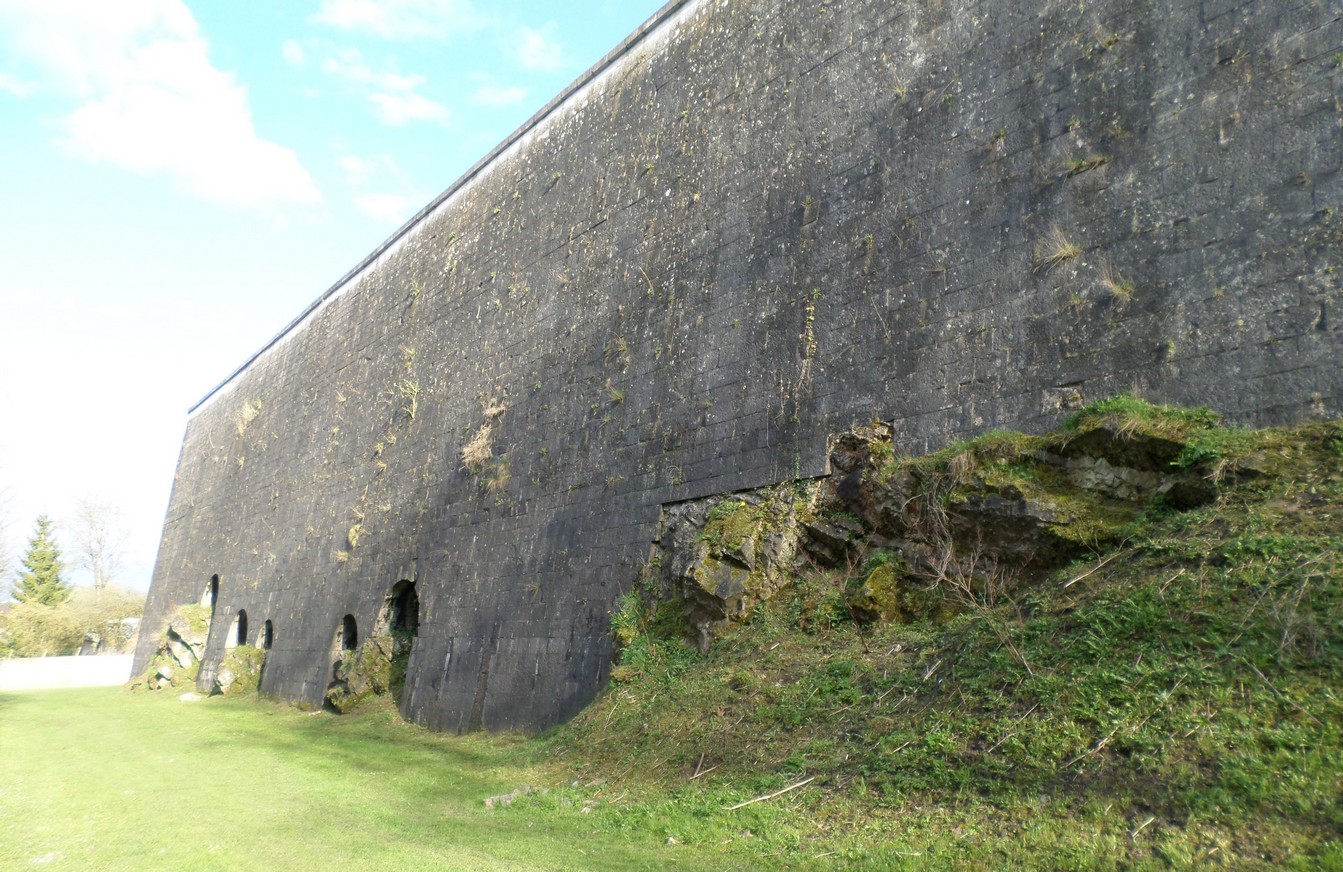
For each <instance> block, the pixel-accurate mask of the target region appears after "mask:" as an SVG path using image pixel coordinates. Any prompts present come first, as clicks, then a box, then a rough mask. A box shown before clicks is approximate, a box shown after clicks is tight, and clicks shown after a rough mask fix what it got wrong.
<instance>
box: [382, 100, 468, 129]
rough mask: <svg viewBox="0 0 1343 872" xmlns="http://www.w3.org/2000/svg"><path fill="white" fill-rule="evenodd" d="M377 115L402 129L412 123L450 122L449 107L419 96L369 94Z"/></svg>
mask: <svg viewBox="0 0 1343 872" xmlns="http://www.w3.org/2000/svg"><path fill="white" fill-rule="evenodd" d="M368 99H369V101H370V102H371V103H372V104H373V106H374V108H375V110H376V112H377V115H378V117H379V118H381V119H382V120H383V121H384V122H386V123H387V124H390V125H392V126H393V127H400V126H402V125H404V124H408V123H409V122H411V121H438V122H440V123H441V122H444V121H447V120H448V107H446V106H444V105H443V104H442V103H435V102H434V101H433V100H430V99H429V98H428V97H422V96H420V95H419V94H369V95H368Z"/></svg>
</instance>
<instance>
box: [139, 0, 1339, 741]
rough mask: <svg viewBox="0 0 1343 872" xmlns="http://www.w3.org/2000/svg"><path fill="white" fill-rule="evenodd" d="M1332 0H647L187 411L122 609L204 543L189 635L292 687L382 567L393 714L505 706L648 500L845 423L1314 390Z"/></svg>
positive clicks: (559, 688)
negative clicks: (408, 646)
mask: <svg viewBox="0 0 1343 872" xmlns="http://www.w3.org/2000/svg"><path fill="white" fill-rule="evenodd" d="M1340 14H1341V13H1340V7H1339V6H1338V4H1337V3H1336V2H1333V0H1281V2H1273V3H1267V2H1255V0H1097V2H1091V3H1087V4H1078V3H1075V2H1063V0H1036V2H1030V3H1022V2H1015V0H980V2H963V3H947V2H943V0H909V2H906V0H896V2H892V0H834V2H821V0H818V2H814V3H805V4H803V3H794V2H792V0H702V2H673V3H671V4H669V5H668V6H667V7H666V8H664V9H663V10H662V12H660V13H659V15H658V16H657V17H655V19H654V20H653V22H650V26H649V27H647V28H646V29H645V31H641V33H640V34H637V35H636V36H635V37H633V38H632V39H631V41H630V42H629V43H628V44H626V45H624V46H622V47H621V48H620V49H619V50H618V51H617V52H615V53H613V55H612V56H611V57H610V58H608V59H607V61H605V62H604V63H603V64H602V65H599V67H598V68H595V69H594V71H592V73H591V74H589V76H587V77H585V79H584V80H582V81H580V83H579V84H577V85H576V86H575V87H574V88H573V89H571V91H570V92H569V93H568V94H567V95H565V96H564V97H563V98H562V99H560V100H557V102H556V103H555V104H552V106H551V107H549V108H548V109H547V110H546V111H544V112H543V113H542V114H541V115H539V116H538V117H537V118H536V119H534V121H533V122H532V123H531V124H530V125H528V127H527V128H525V129H524V130H523V131H521V132H520V133H519V134H518V135H517V136H515V137H514V138H513V140H511V141H510V142H509V143H508V144H507V145H506V147H503V148H501V149H500V150H499V151H497V152H496V153H495V154H493V155H491V156H490V157H489V158H488V159H487V160H485V161H483V162H482V164H481V165H480V166H479V167H477V169H476V170H474V171H473V172H472V173H471V174H470V175H469V176H468V177H466V178H465V179H463V180H462V181H461V182H459V183H458V184H457V185H456V186H454V188H453V189H451V190H450V191H449V192H448V193H447V194H445V195H444V196H443V197H442V198H440V199H439V200H438V201H435V203H434V204H432V205H431V207H429V208H427V209H426V210H425V212H423V213H422V214H421V216H419V217H418V218H417V219H416V220H415V221H413V222H412V223H411V224H410V225H407V227H406V228H403V230H402V231H401V232H400V233H399V234H398V235H397V236H396V237H394V239H393V240H392V241H391V242H389V244H388V245H386V246H384V248H383V249H380V250H379V252H376V253H375V255H374V256H372V257H370V259H369V260H367V261H366V262H365V263H364V264H362V265H361V266H360V267H359V268H358V269H356V270H355V271H354V272H353V273H351V275H350V276H348V277H347V278H346V279H345V280H343V281H342V282H341V283H340V284H339V285H337V286H336V287H335V288H333V289H332V291H330V292H328V294H327V295H326V296H324V297H323V299H322V300H321V301H319V304H317V305H315V307H314V309H313V310H312V311H310V312H309V313H307V314H306V316H305V317H304V318H303V319H301V320H300V321H299V322H296V324H295V325H292V326H291V328H290V329H289V330H288V331H286V332H285V333H284V334H282V336H281V337H279V338H277V340H276V341H275V342H274V343H272V344H271V345H270V346H268V347H267V348H266V349H264V350H263V352H261V353H260V354H259V355H258V356H257V357H256V358H254V359H253V360H252V361H250V362H249V363H248V365H246V366H245V367H244V368H243V369H241V370H240V371H239V372H238V373H236V374H235V375H234V376H233V377H232V378H231V379H230V380H229V381H228V382H227V383H225V384H224V385H222V386H221V387H220V388H218V389H217V390H216V391H215V392H214V393H212V394H211V395H210V396H209V397H208V398H207V399H206V400H205V401H204V402H203V403H202V405H201V406H199V407H198V408H197V409H196V410H195V411H194V412H193V414H192V416H191V419H190V422H189V425H188V428H187V433H186V438H185V442H184V445H183V448H182V455H181V460H180V463H179V467H178V472H177V478H176V483H175V485H174V489H173V495H172V500H171V505H170V508H169V511H168V516H167V520H166V523H165V526H164V532H163V540H162V545H161V548H160V552H159V559H158V564H157V567H156V570H155V575H154V581H153V586H152V588H151V591H150V595H149V601H148V610H147V613H146V626H149V627H153V626H154V625H155V624H156V623H158V622H162V621H163V620H164V618H165V616H166V615H167V614H168V613H169V612H170V611H171V610H172V609H173V608H174V607H175V606H177V605H180V604H182V603H184V602H190V601H195V600H197V599H198V598H199V597H200V596H201V591H202V590H203V589H204V588H205V587H206V586H207V585H208V584H209V582H210V580H211V579H212V578H213V577H216V576H217V578H218V581H219V584H218V589H219V594H218V600H217V606H216V613H215V617H214V623H213V630H212V634H211V642H210V650H209V652H208V653H207V657H206V659H207V671H208V667H209V662H210V661H211V659H212V658H213V659H215V660H217V659H218V657H219V656H221V655H222V652H223V646H224V644H225V638H224V637H225V636H226V632H225V631H226V630H227V628H228V627H229V626H230V625H231V624H232V622H233V620H234V619H235V617H236V615H237V613H238V612H239V611H240V610H245V611H246V613H247V615H248V618H249V622H248V625H249V627H251V628H253V631H252V632H253V635H255V634H256V632H257V628H260V627H261V626H262V625H263V622H264V621H267V620H269V621H270V622H271V628H272V631H273V647H272V648H271V651H270V654H269V659H268V662H267V666H266V669H265V674H264V677H263V688H262V689H263V690H264V691H267V692H270V693H273V694H276V695H278V696H281V697H286V698H290V699H295V700H303V701H307V702H310V703H317V702H319V701H320V699H321V697H322V694H323V691H324V690H325V688H326V686H327V683H328V682H329V681H330V679H331V667H332V656H333V655H332V646H333V638H334V635H335V633H336V630H337V628H338V627H339V626H340V625H341V623H342V618H343V617H344V616H345V615H347V614H348V615H351V616H352V617H353V618H354V619H355V621H356V623H357V625H358V627H359V628H360V632H367V630H368V629H369V628H371V627H372V626H373V624H374V622H375V621H376V620H377V616H378V613H379V611H380V609H381V608H382V605H383V602H384V599H385V597H386V596H387V594H388V591H389V589H390V588H391V587H392V586H393V585H394V584H395V583H396V582H398V581H399V580H412V581H414V582H415V583H416V588H417V590H418V595H419V599H420V604H421V606H420V611H421V614H420V625H419V637H418V640H417V642H416V644H415V647H414V649H413V652H412V654H411V660H410V663H409V670H408V675H407V684H406V691H405V694H404V696H403V698H402V701H401V703H402V710H403V711H404V712H405V713H406V714H407V715H408V716H410V717H411V718H413V719H415V720H416V721H419V722H422V723H425V724H428V725H429V726H431V727H434V728H439V729H447V730H467V729H472V728H476V727H484V728H488V729H504V728H536V727H540V726H543V725H546V724H549V723H552V722H555V721H557V720H559V719H563V718H565V717H568V716H570V715H572V714H573V713H575V712H576V711H577V710H578V709H579V708H580V707H581V706H583V705H584V703H586V702H587V701H588V700H590V699H591V698H592V696H593V695H594V694H595V693H596V691H597V690H598V689H599V688H600V686H601V685H602V683H603V681H604V680H605V677H606V674H607V671H608V668H609V664H610V657H611V641H610V637H609V632H608V625H609V611H610V609H611V607H612V605H613V603H614V602H615V601H616V599H617V598H618V597H619V595H620V594H621V593H622V592H623V591H625V590H627V589H628V588H629V587H630V585H631V584H632V583H633V581H634V579H635V577H636V574H637V570H638V566H639V564H640V563H641V562H642V561H643V560H644V559H645V558H646V556H647V554H648V549H649V545H650V542H651V541H652V540H653V539H654V538H655V537H656V536H657V534H658V523H659V517H660V512H661V507H662V506H663V505H664V504H667V503H670V502H674V501H679V500H684V499H688V498H693V497H699V496H704V495H707V494H712V493H720V492H729V491H734V490H738V489H744V488H749V487H756V486H761V485H766V484H770V483H773V482H779V481H786V480H790V479H793V478H798V477H811V476H817V475H822V474H824V473H825V466H824V464H825V445H826V437H827V435H828V434H830V433H832V432H835V431H837V430H840V429H843V428H844V427H846V426H848V425H849V424H851V423H854V422H862V421H868V420H871V419H874V418H881V419H885V420H888V421H893V422H894V427H895V432H896V434H897V440H898V443H899V444H901V445H903V446H904V447H905V448H906V449H908V450H910V451H919V450H923V449H927V448H932V447H936V446H939V445H941V444H943V443H945V442H947V441H948V440H951V439H953V438H956V437H958V436H963V435H966V434H969V433H973V432H976V431H981V430H984V429H986V428H990V427H1016V428H1024V429H1028V430H1038V429H1041V428H1044V427H1046V426H1048V425H1050V424H1053V423H1055V422H1056V421H1057V419H1058V417H1059V415H1060V413H1061V411H1062V410H1064V409H1066V408H1068V407H1071V406H1074V405H1076V404H1078V403H1081V402H1083V401H1085V400H1089V399H1095V398H1098V397H1102V396H1105V395H1109V394H1113V393H1116V392H1119V391H1123V390H1137V391H1139V392H1140V393H1141V394H1143V395H1144V396H1146V397H1148V398H1150V399H1154V400H1159V401H1171V402H1184V403H1206V404H1210V405H1213V406H1215V407H1216V408H1218V409H1219V410H1221V411H1223V412H1224V413H1226V414H1227V415H1228V416H1229V417H1230V418H1232V419H1234V420H1238V421H1242V422H1245V423H1262V424H1267V423H1270V422H1277V421H1282V420H1284V419H1290V418H1297V417H1301V416H1303V415H1307V414H1311V413H1328V414H1338V413H1340V412H1341V411H1343V407H1341V400H1343V393H1341V391H1340V388H1341V387H1343V374H1341V372H1340V367H1339V365H1338V360H1339V358H1340V351H1343V349H1341V348H1340V341H1339V337H1340V332H1339V326H1338V324H1339V317H1340V315H1339V303H1340V296H1341V295H1340V284H1341V283H1343V278H1341V276H1343V273H1340V271H1339V265H1340V262H1343V246H1341V245H1340V243H1343V216H1340V215H1339V214H1337V213H1336V211H1335V210H1336V209H1337V208H1339V207H1340V206H1343V181H1340V175H1339V168H1340V163H1341V162H1343V125H1341V124H1340V122H1341V120H1343V96H1341V89H1343V68H1341V64H1343V59H1340V57H1339V56H1338V53H1339V52H1340V50H1341V49H1340V44H1343V20H1340ZM487 425H488V427H487ZM482 433H483V436H484V438H483V439H482V438H479V437H481V436H482ZM473 440H475V441H476V442H477V444H476V448H477V449H481V448H484V447H486V446H488V448H489V453H488V455H487V456H485V457H486V459H484V461H483V463H481V464H478V465H476V466H475V467H474V468H465V467H464V462H463V458H462V454H461V452H462V450H463V448H464V447H466V446H467V445H468V444H469V443H471V442H473ZM149 636H150V634H146V640H148V637H149ZM149 645H150V643H149V642H148V641H145V642H143V643H142V646H141V651H140V652H139V659H140V663H141V664H143V662H144V660H145V658H146V656H147V653H148V650H149V647H148V646H149Z"/></svg>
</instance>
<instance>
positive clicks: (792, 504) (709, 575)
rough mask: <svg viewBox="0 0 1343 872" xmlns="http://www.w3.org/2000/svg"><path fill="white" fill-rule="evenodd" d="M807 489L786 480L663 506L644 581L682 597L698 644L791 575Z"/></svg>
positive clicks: (665, 595) (743, 614) (742, 614)
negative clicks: (765, 487) (664, 510)
mask: <svg viewBox="0 0 1343 872" xmlns="http://www.w3.org/2000/svg"><path fill="white" fill-rule="evenodd" d="M814 490H815V488H814V486H813V485H810V484H802V483H798V484H789V485H784V486H780V487H776V488H770V489H768V490H764V491H751V492H746V493H741V494H734V495H732V496H730V497H727V498H713V499H709V500H695V501H692V502H689V503H682V504H680V505H677V506H674V507H672V508H670V509H669V510H668V512H667V514H666V516H665V517H664V519H663V524H662V529H661V532H660V534H659V536H658V543H657V545H656V547H655V551H654V558H653V559H652V560H651V561H650V564H651V567H650V575H651V577H650V578H649V579H648V580H650V581H652V582H653V583H654V584H655V585H656V587H657V588H658V590H659V591H660V594H661V596H662V598H664V599H684V600H685V602H686V604H687V609H688V611H687V615H686V618H687V620H688V621H689V623H690V626H691V627H692V628H693V629H694V631H695V634H696V637H697V638H696V641H697V642H698V644H699V646H700V647H701V648H702V649H703V648H707V647H708V645H709V644H710V642H712V641H713V639H714V637H715V636H716V635H717V634H718V633H719V632H721V631H722V630H723V629H724V628H725V627H726V625H727V624H729V623H730V622H733V621H739V620H741V619H742V618H744V617H746V616H747V615H749V614H750V613H751V610H752V609H754V608H755V606H756V605H758V604H759V603H761V602H763V601H765V600H768V599H769V598H770V597H772V596H773V595H774V593H775V592H776V591H777V590H778V589H779V588H780V587H782V586H783V585H784V584H786V583H787V582H788V581H789V580H790V579H791V578H792V577H793V573H794V571H795V568H796V567H795V558H796V556H797V548H798V540H799V535H800V525H801V523H802V521H801V519H802V517H804V516H805V515H807V500H808V499H809V498H810V496H811V494H812V493H813V492H814Z"/></svg>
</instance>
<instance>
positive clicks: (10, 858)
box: [0, 688, 743, 872]
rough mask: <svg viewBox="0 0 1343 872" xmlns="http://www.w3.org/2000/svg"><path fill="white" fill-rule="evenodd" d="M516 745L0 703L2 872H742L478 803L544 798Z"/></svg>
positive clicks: (139, 709)
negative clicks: (677, 871)
mask: <svg viewBox="0 0 1343 872" xmlns="http://www.w3.org/2000/svg"><path fill="white" fill-rule="evenodd" d="M524 742H525V740H522V739H515V738H509V737H490V736H483V735H482V736H469V737H454V736H445V735H439V734H433V733H429V732H427V731H425V730H423V729H420V728H418V727H415V726H411V725H408V724H405V723H404V722H402V721H401V720H400V719H399V718H398V717H397V716H396V713H395V712H394V711H391V710H390V709H381V710H377V709H375V710H372V711H367V712H363V713H360V714H356V715H352V716H336V715H331V714H326V713H317V714H308V713H303V712H300V711H297V710H295V709H293V708H290V707H287V706H283V705H278V704H270V703H258V702H256V701H255V700H247V701H242V702H236V701H231V700H224V699H209V700H203V701H198V702H194V703H183V702H179V701H178V700H177V699H176V698H175V697H173V696H159V695H151V694H131V693H129V692H127V691H124V690H121V689H119V688H107V689H91V690H65V691H49V692H33V693H20V694H7V695H0V869H78V870H116V869H150V870H182V872H186V870H228V872H236V870H249V869H268V870H289V869H293V870H309V869H311V870H342V869H343V870H366V869H403V870H404V869H453V870H457V869H463V870H466V869H488V870H511V869H516V870H522V869H622V870H623V869H655V868H656V869H662V868H687V869H710V868H743V867H742V865H741V864H740V863H736V862H732V861H731V860H730V859H727V858H724V857H723V856H721V855H717V854H715V853H713V852H712V850H711V849H708V848H702V849H696V848H694V847H692V846H687V845H679V844H678V845H668V844H667V837H666V836H665V835H662V834H661V833H660V832H658V831H657V826H656V822H655V821H650V823H649V825H648V826H647V827H645V828H644V829H642V830H636V831H630V830H628V829H626V830H622V831H620V832H603V831H602V828H601V826H600V824H599V823H597V822H595V820H594V819H595V818H597V817H599V815H593V814H592V813H591V812H584V810H583V808H582V807H581V805H580V804H576V803H571V802H565V801H558V800H556V801H548V800H547V799H546V798H545V797H541V796H540V795H536V796H533V797H528V798H527V799H526V800H525V801H522V802H518V803H516V804H514V805H512V806H509V807H506V808H499V809H494V810H490V809H487V808H486V807H485V805H484V800H485V798H486V797H491V796H496V795H500V794H506V793H510V792H512V791H513V790H515V789H517V788H520V787H525V786H528V785H532V784H542V783H544V781H543V780H542V779H541V777H540V776H539V775H538V773H536V772H535V771H532V770H530V769H529V768H528V766H527V764H526V763H525V762H523V763H518V762H515V761H517V760H524V759H525V758H527V757H528V756H529V755H527V754H525V753H518V752H519V751H520V750H521V748H520V747H519V746H521V745H522V744H524Z"/></svg>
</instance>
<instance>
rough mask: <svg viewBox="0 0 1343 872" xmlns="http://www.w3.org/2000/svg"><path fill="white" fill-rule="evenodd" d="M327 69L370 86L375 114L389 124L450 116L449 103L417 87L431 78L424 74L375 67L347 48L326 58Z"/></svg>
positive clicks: (369, 97)
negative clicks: (445, 104) (430, 97)
mask: <svg viewBox="0 0 1343 872" xmlns="http://www.w3.org/2000/svg"><path fill="white" fill-rule="evenodd" d="M322 69H323V71H325V72H327V73H329V74H331V75H333V76H336V77H337V78H342V79H345V80H346V81H349V82H353V83H355V84H357V85H362V86H364V88H365V89H366V94H365V96H366V97H367V98H368V101H369V102H370V103H372V104H373V109H374V114H376V115H377V117H378V118H379V119H380V120H382V121H383V122H384V123H386V124H391V125H393V126H397V127H399V126H401V125H404V124H408V123H409V122H411V121H437V122H439V123H440V124H441V123H444V122H446V121H447V120H448V107H446V106H444V105H443V104H442V103H439V102H437V101H435V100H431V99H429V98H428V97H425V96H424V95H422V94H417V93H415V90H416V89H417V88H419V87H420V86H421V85H423V84H424V83H425V82H427V81H428V80H427V79H426V78H425V77H424V76H421V75H404V74H402V73H392V72H383V71H378V70H374V69H373V68H372V67H371V66H369V64H368V63H367V62H366V61H365V60H364V57H363V55H362V54H360V53H359V51H358V50H356V49H345V50H343V51H341V52H338V53H337V54H335V55H332V56H330V57H328V58H326V59H325V60H323V61H322Z"/></svg>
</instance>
